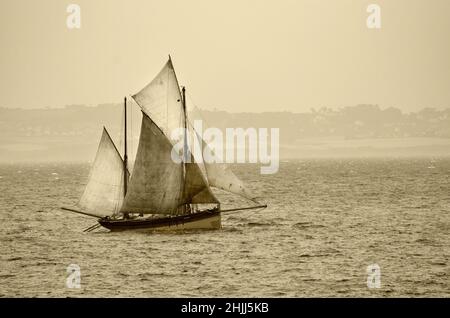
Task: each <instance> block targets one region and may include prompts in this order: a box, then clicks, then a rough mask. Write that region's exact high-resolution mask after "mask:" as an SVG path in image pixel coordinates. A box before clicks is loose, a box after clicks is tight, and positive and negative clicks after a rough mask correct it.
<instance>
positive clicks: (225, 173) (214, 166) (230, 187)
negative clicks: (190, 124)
mask: <svg viewBox="0 0 450 318" xmlns="http://www.w3.org/2000/svg"><path fill="white" fill-rule="evenodd" d="M197 138H200V139H201V141H202V145H203V147H202V149H203V150H204V149H206V148H207V147H208V144H207V143H206V142H205V141H204V140H203V139H202V138H201V137H199V136H198V135H197ZM209 153H211V152H210V151H209ZM203 166H204V169H205V172H206V176H207V179H208V183H209V185H210V186H212V187H216V188H218V189H221V190H224V191H227V192H231V193H234V194H237V195H240V196H242V197H244V198H246V199H249V200H251V201H253V202H256V203H258V201H257V200H256V196H255V195H254V194H253V193H252V192H251V191H250V190H248V189H247V187H246V186H245V184H244V182H243V181H242V180H240V179H239V178H238V177H237V176H236V175H235V174H234V173H233V171H232V170H231V169H230V167H229V166H227V165H225V164H221V163H216V162H213V163H210V162H206V161H204V162H203Z"/></svg>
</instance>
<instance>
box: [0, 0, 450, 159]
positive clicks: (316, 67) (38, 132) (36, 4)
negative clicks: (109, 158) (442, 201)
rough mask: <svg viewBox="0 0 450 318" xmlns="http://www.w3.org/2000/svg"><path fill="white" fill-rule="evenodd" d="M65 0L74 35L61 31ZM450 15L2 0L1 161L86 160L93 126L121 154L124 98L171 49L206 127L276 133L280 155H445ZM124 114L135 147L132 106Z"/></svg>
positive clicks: (434, 10)
mask: <svg viewBox="0 0 450 318" xmlns="http://www.w3.org/2000/svg"><path fill="white" fill-rule="evenodd" d="M70 3H76V4H79V5H80V7H81V29H72V30H70V29H68V28H67V27H66V19H67V16H68V13H67V12H66V8H67V6H68V5H69V4H70ZM370 3H377V4H379V5H380V6H381V21H382V22H381V29H379V30H376V29H368V28H367V26H366V19H367V17H368V15H369V13H367V12H366V9H367V6H368V5H369V4H370ZM449 12H450V2H449V1H446V0H433V1H423V0H422V1H419V0H396V1H382V0H378V1H374V0H371V1H363V0H361V1H355V0H341V1H315V0H295V1H294V0H292V1H289V0H284V1H256V0H245V1H237V0H228V1H211V0H204V1H203V0H190V1H148V0H142V1H140V0H130V1H118V0H117V1H116V0H94V1H92V0H89V1H86V0H76V1H72V0H71V1H61V0H40V1H24V0H14V1H12V0H2V1H1V2H0V41H1V43H2V49H1V50H0V133H1V135H0V161H1V162H15V161H36V160H43V161H46V160H92V159H93V157H94V155H95V150H96V147H97V142H98V139H99V137H100V133H101V126H102V125H106V126H107V127H108V128H109V130H110V131H111V133H112V135H113V137H114V138H115V140H116V143H117V144H118V146H119V147H120V148H121V141H120V139H121V135H120V128H121V127H122V124H123V122H122V120H123V119H122V114H121V108H120V102H121V101H122V99H123V96H125V95H129V94H134V93H136V92H137V91H139V90H140V89H141V88H142V87H143V86H144V85H146V84H147V83H148V82H149V81H150V80H151V79H152V78H153V77H154V76H155V75H156V74H157V72H158V71H159V70H160V69H161V67H162V66H163V64H164V63H165V62H166V60H167V55H168V54H169V53H170V54H171V55H172V58H173V61H174V65H175V68H176V71H177V75H178V78H179V82H180V84H182V85H187V88H188V98H189V100H188V104H189V107H193V106H194V105H196V106H197V107H199V108H201V109H203V110H204V112H203V116H204V119H206V120H207V122H208V124H209V125H210V126H217V127H220V128H225V127H244V128H246V127H267V128H270V127H276V128H280V129H281V130H280V136H281V137H280V138H281V140H280V141H281V152H280V154H281V157H282V158H283V159H287V158H303V157H322V156H323V157H336V156H409V155H414V156H416V155H420V156H441V155H450V132H449V129H450V128H449V127H450V58H449V56H450V41H449V40H448V39H449V34H450V32H449V31H450V19H448V14H449ZM68 105H69V106H68ZM70 105H72V106H70ZM97 105H100V106H97ZM86 106H89V107H86ZM19 108H20V109H19ZM131 121H132V122H130V124H132V126H133V130H132V131H131V132H130V133H131V136H130V143H131V149H135V148H136V147H135V146H136V145H137V137H138V132H139V122H140V118H139V113H138V112H137V110H136V109H134V115H133V116H132V118H131Z"/></svg>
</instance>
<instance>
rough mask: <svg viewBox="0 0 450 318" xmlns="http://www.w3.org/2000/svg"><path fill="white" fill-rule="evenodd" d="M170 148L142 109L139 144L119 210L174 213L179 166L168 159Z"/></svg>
mask: <svg viewBox="0 0 450 318" xmlns="http://www.w3.org/2000/svg"><path fill="white" fill-rule="evenodd" d="M171 151H172V144H171V142H170V141H169V140H168V139H167V137H166V136H165V135H164V133H163V132H162V131H161V130H160V129H159V128H158V126H157V125H156V123H155V122H153V121H152V119H150V117H148V116H147V115H146V114H145V113H142V127H141V135H140V140H139V146H138V150H137V154H136V160H135V164H134V169H133V174H132V176H131V178H130V182H129V184H128V191H127V194H126V196H125V199H124V202H123V205H122V207H121V209H120V211H121V212H122V213H144V214H176V213H177V209H178V207H179V205H180V204H181V203H182V202H183V195H182V191H183V188H182V185H183V182H184V180H183V167H182V164H181V163H176V162H175V161H173V160H172V157H171Z"/></svg>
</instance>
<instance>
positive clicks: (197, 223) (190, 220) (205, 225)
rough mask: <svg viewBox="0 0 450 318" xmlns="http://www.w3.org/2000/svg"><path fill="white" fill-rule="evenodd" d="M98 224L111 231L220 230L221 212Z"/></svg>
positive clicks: (101, 222)
mask: <svg viewBox="0 0 450 318" xmlns="http://www.w3.org/2000/svg"><path fill="white" fill-rule="evenodd" d="M98 223H99V224H100V225H101V226H103V227H105V228H107V229H109V230H111V231H127V230H139V231H142V230H144V231H174V230H189V229H205V230H206V229H211V230H212V229H220V228H221V218H220V211H201V212H197V213H193V214H188V215H180V216H171V217H162V218H148V219H128V220H124V219H120V220H117V219H116V220H115V219H108V218H102V219H100V220H99V221H98Z"/></svg>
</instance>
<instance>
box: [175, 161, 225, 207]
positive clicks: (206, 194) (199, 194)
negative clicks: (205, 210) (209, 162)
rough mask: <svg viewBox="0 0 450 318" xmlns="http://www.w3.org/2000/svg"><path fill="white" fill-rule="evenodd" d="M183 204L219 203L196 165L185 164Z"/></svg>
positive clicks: (193, 163)
mask: <svg viewBox="0 0 450 318" xmlns="http://www.w3.org/2000/svg"><path fill="white" fill-rule="evenodd" d="M192 157H193V156H192ZM185 180H186V181H185V185H184V198H185V201H184V203H219V200H218V199H217V198H216V197H215V195H214V194H213V193H212V191H211V189H210V187H209V185H208V181H207V180H206V178H205V176H204V175H203V174H202V171H201V170H200V167H199V165H198V164H197V163H195V162H194V161H193V158H192V161H191V163H186V177H185Z"/></svg>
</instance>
